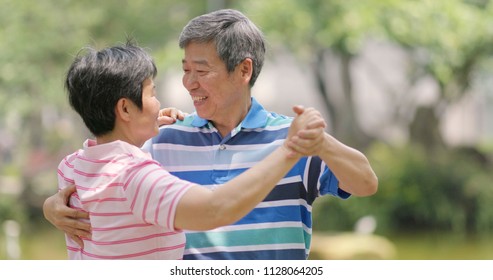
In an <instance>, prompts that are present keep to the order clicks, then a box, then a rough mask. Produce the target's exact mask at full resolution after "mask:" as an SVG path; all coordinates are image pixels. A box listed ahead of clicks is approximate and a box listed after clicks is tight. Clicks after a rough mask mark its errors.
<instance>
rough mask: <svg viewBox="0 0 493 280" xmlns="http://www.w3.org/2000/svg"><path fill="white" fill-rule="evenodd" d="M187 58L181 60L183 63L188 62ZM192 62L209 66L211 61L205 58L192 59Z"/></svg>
mask: <svg viewBox="0 0 493 280" xmlns="http://www.w3.org/2000/svg"><path fill="white" fill-rule="evenodd" d="M186 62H187V60H185V59H182V60H181V63H182V64H184V63H186ZM189 62H190V63H194V64H200V65H205V66H209V63H208V62H207V60H205V59H199V60H192V61H189Z"/></svg>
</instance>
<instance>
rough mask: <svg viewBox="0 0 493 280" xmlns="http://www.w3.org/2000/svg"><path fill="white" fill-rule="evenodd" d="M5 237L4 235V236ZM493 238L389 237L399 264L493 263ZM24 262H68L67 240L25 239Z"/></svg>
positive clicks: (44, 235) (42, 232)
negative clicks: (421, 261) (490, 261)
mask: <svg viewBox="0 0 493 280" xmlns="http://www.w3.org/2000/svg"><path fill="white" fill-rule="evenodd" d="M2 234H3V233H2ZM2 234H0V259H2V260H5V259H7V256H6V252H5V237H4V236H3V235H2ZM492 237H493V236H486V237H483V238H473V237H465V236H455V235H451V234H447V233H421V234H412V235H411V234H409V235H399V236H390V237H387V238H388V239H389V240H390V241H391V242H392V243H393V244H394V245H395V247H396V250H397V259H399V260H493V238H492ZM21 250H22V256H21V259H23V260H65V259H67V253H66V249H65V238H64V235H63V233H62V232H60V231H58V230H56V229H54V228H41V229H39V230H37V231H36V232H29V233H26V234H25V235H23V237H22V238H21Z"/></svg>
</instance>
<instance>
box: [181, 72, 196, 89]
mask: <svg viewBox="0 0 493 280" xmlns="http://www.w3.org/2000/svg"><path fill="white" fill-rule="evenodd" d="M183 86H185V88H186V89H188V90H191V89H195V88H197V87H198V86H199V83H198V80H197V74H196V73H189V74H186V75H184V76H183Z"/></svg>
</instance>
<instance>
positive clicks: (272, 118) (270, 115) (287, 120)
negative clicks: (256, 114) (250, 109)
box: [266, 111, 293, 126]
mask: <svg viewBox="0 0 493 280" xmlns="http://www.w3.org/2000/svg"><path fill="white" fill-rule="evenodd" d="M291 122H293V117H290V116H286V115H283V114H279V113H276V112H269V111H267V123H266V125H267V126H279V125H280V126H282V125H290V124H291Z"/></svg>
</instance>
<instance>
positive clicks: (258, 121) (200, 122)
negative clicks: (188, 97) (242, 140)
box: [192, 97, 268, 129]
mask: <svg viewBox="0 0 493 280" xmlns="http://www.w3.org/2000/svg"><path fill="white" fill-rule="evenodd" d="M251 100H252V106H251V107H250V110H249V111H248V113H247V115H246V117H245V119H243V121H242V122H241V124H240V126H241V127H242V128H250V129H253V128H260V127H264V126H265V125H266V124H267V116H268V112H267V111H266V110H265V109H264V107H263V106H262V105H260V103H258V102H257V100H256V99H255V98H254V97H252V98H251ZM193 118H194V119H193V120H192V126H195V127H202V126H205V125H207V123H209V121H208V120H206V119H203V118H201V117H199V116H198V115H197V114H196V113H195V114H194V117H193Z"/></svg>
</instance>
